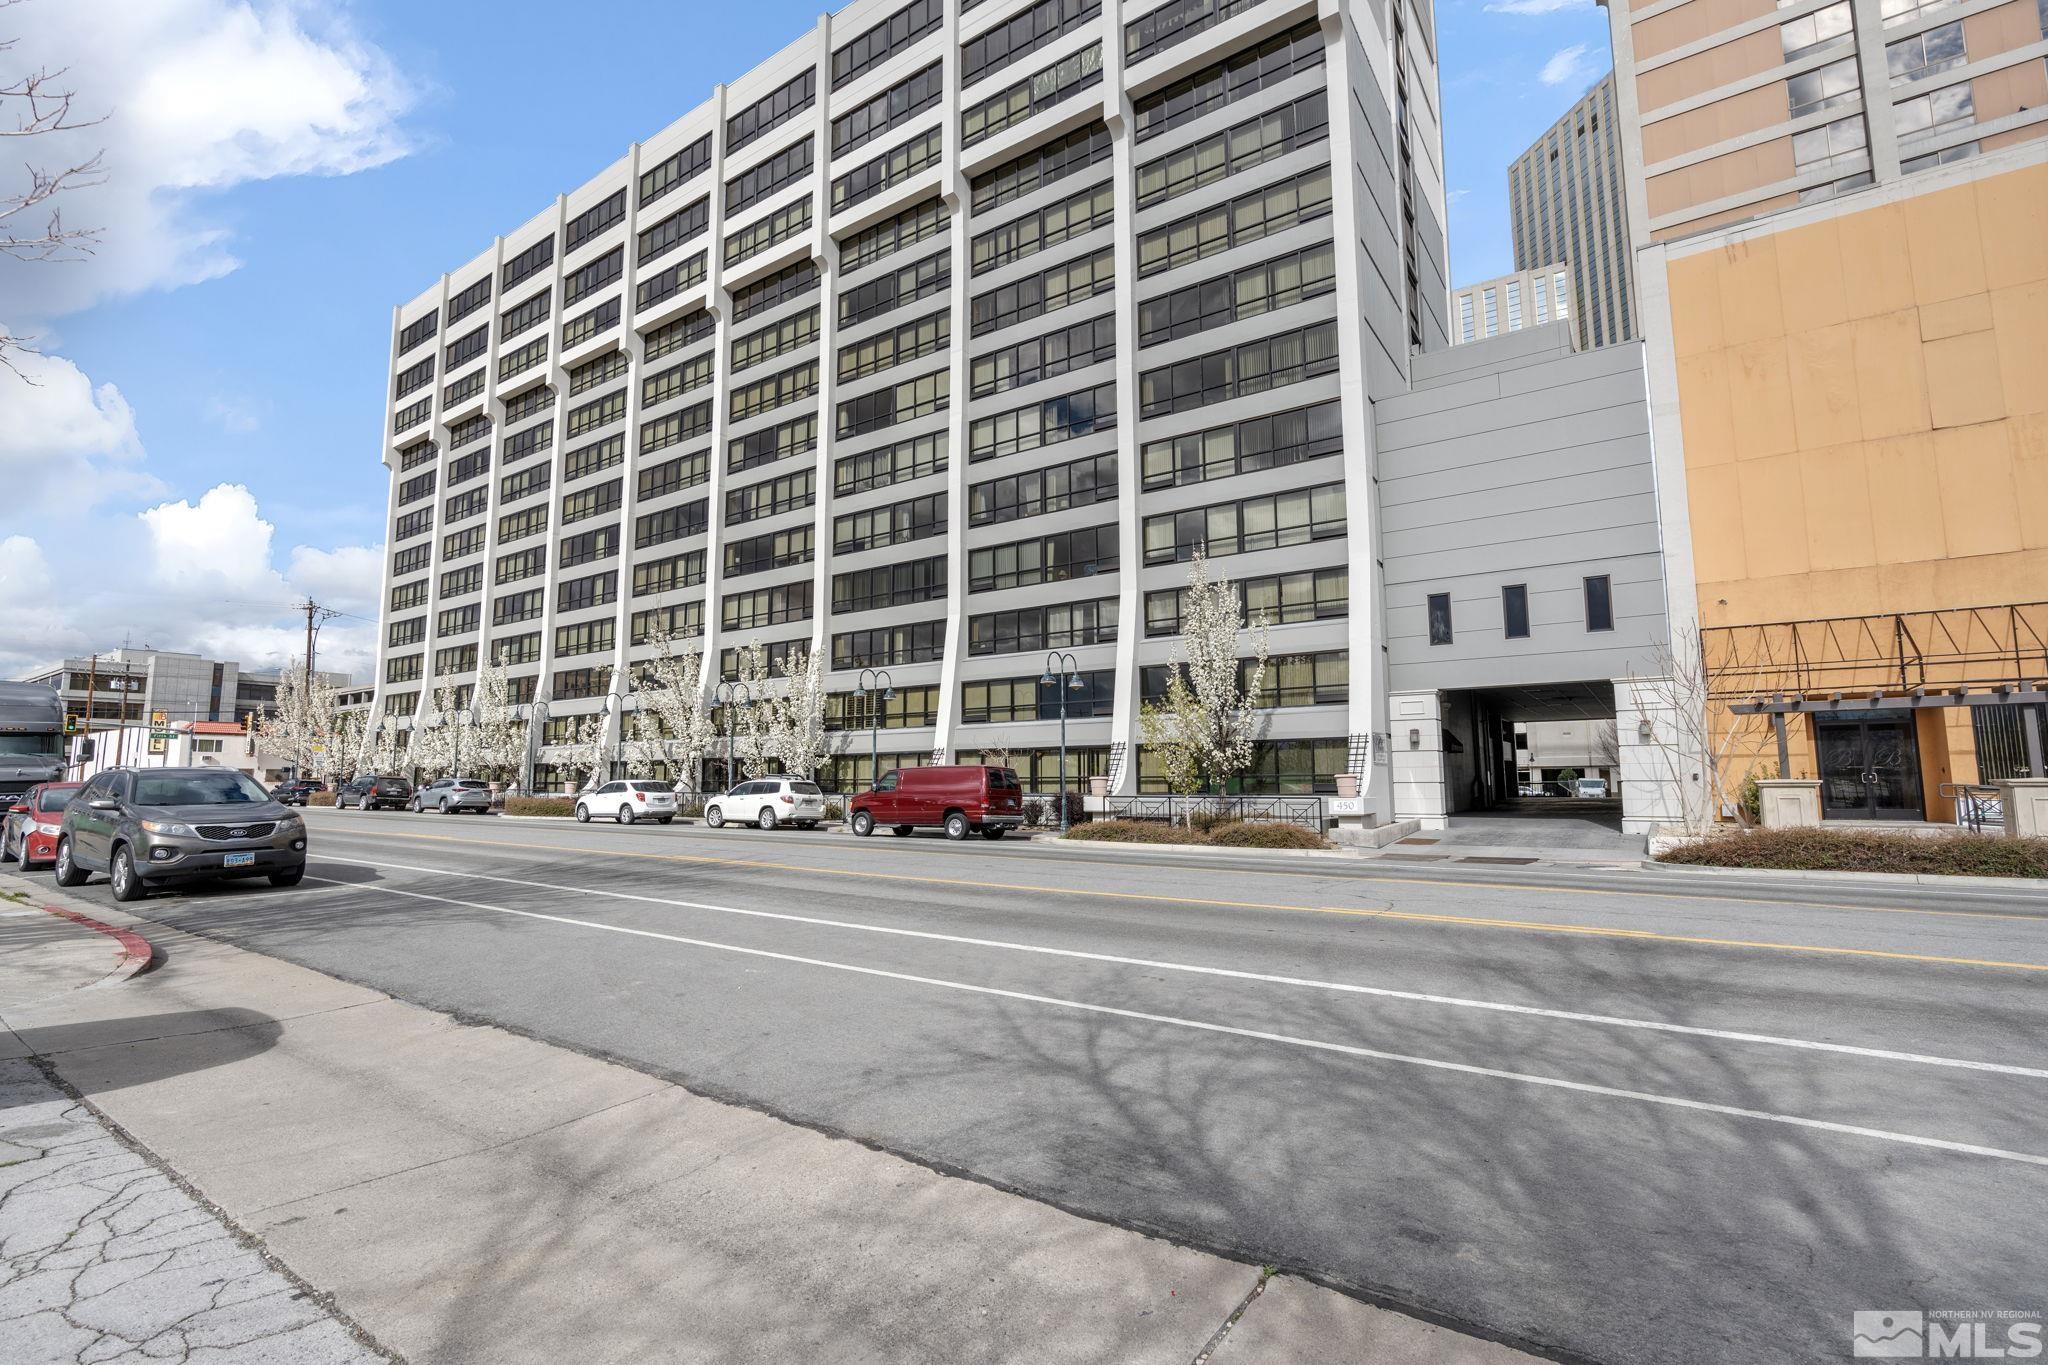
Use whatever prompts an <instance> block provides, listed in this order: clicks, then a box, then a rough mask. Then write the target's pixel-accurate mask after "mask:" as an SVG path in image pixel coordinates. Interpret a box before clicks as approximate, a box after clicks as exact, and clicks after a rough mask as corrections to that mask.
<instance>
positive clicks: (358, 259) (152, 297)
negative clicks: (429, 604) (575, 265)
mask: <svg viewBox="0 0 2048 1365" xmlns="http://www.w3.org/2000/svg"><path fill="white" fill-rule="evenodd" d="M817 13H818V4H817V0H754V2H753V3H751V4H748V5H744V6H726V5H703V4H697V3H688V4H678V3H675V2H674V0H665V2H662V3H656V2H655V0H612V2H611V3H598V2H596V0H586V3H583V4H581V5H577V6H565V5H562V4H561V3H559V0H551V3H545V4H543V3H526V2H525V0H502V2H501V3H492V4H485V3H480V2H470V3H454V2H453V0H436V2H435V3H428V4H422V3H419V0H357V2H356V3H353V4H338V3H320V2H319V0H292V2H291V3H288V4H287V3H281V2H279V3H273V0H29V3H28V4H26V5H21V6H16V7H13V8H10V9H6V10H0V26H5V25H7V24H13V25H14V28H15V30H16V31H17V32H18V33H20V34H22V36H23V42H22V43H21V45H20V46H19V47H18V48H17V50H16V52H15V53H13V54H11V59H12V60H13V61H14V62H15V63H16V64H17V65H18V64H19V63H21V62H23V61H28V62H32V63H35V64H48V65H67V64H68V65H70V66H71V67H72V69H73V71H72V78H71V79H72V83H73V85H74V86H75V87H76V88H77V89H78V92H79V101H80V105H81V107H82V108H84V109H86V110H87V111H88V112H92V113H99V112H106V113H107V114H108V115H109V121H108V123H107V124H105V125H103V126H102V127H100V128H98V129H92V130H85V131H84V132H81V133H79V134H74V135H71V136H72V137H74V138H76V139H81V141H78V142H76V143H73V144H68V145H75V146H84V145H85V141H84V140H90V141H91V142H92V143H93V144H94V145H95V146H98V145H106V146H108V147H109V149H110V150H109V157H108V160H109V166H110V169H111V170H112V172H113V177H114V179H113V183H112V184H110V186H109V187H107V188H106V189H102V190H95V191H87V192H84V193H81V194H80V195H78V196H77V198H76V200H75V202H74V204H73V206H72V207H71V208H69V209H68V210H67V214H66V216H67V219H68V220H69V221H70V222H71V223H72V224H74V225H76V224H81V223H88V222H91V223H96V224H99V225H102V226H104V227H105V229H106V232H105V235H104V237H103V240H102V244H101V247H100V249H99V252H98V254H97V255H96V256H95V257H94V258H93V259H91V260H88V261H80V262H71V263H65V264H57V265H34V266H22V265H19V264H12V265H10V264H7V263H4V262H0V330H5V329H7V328H8V327H12V328H13V329H14V330H17V331H19V330H23V329H24V328H26V329H28V330H32V331H34V332H35V333H37V334H38V335H39V336H40V337H41V338H42V348H43V350H44V352H45V355H44V358H43V359H42V360H41V361H40V362H37V363H38V364H39V365H40V366H41V367H42V368H41V370H40V371H39V372H38V373H39V377H40V378H42V379H43V381H44V382H43V383H42V385H41V386H40V387H39V388H38V389H36V390H34V391H29V390H25V389H23V388H22V387H21V386H19V385H18V384H16V383H15V381H13V380H11V379H10V378H9V377H7V376H6V375H5V374H0V478H4V484H0V486H5V487H7V488H10V489H14V490H16V494H15V496H14V497H13V498H12V499H11V500H10V504H9V510H7V511H4V512H0V601H16V602H18V601H21V600H23V595H24V594H26V595H28V596H30V597H35V596H41V597H44V598H48V597H49V596H50V595H51V590H52V588H53V587H56V586H57V585H70V584H78V583H82V582H87V581H96V582H98V583H100V584H101V590H100V591H97V592H90V591H85V590H83V589H77V590H72V589H68V588H67V590H66V591H65V592H64V593H63V594H62V596H64V598H65V602H64V604H63V606H62V608H61V609H60V608H58V607H57V606H55V605H54V604H53V605H51V606H49V607H47V608H45V609H43V610H41V611H39V612H37V611H15V612H9V613H5V614H0V676H8V675H10V674H11V673H12V672H13V671H14V670H15V669H16V668H19V667H21V666H25V664H26V663H27V662H29V661H33V660H38V659H41V658H45V657H49V656H52V655H54V654H56V653H59V652H63V651H68V650H76V649H86V650H90V649H94V648H104V647H106V646H108V645H110V644H118V643H120V641H121V639H122V638H124V637H127V638H132V639H134V640H135V641H136V642H138V643H140V642H143V641H145V640H146V641H148V642H149V643H154V644H157V645H160V646H163V647H167V648H179V647H184V648H208V649H217V650H221V651H223V652H226V651H233V652H235V653H239V654H241V655H243V656H245V657H249V658H250V659H251V661H254V660H255V659H257V658H261V657H264V656H271V657H277V656H281V655H283V654H285V653H287V652H288V651H289V648H290V641H291V639H292V636H291V632H290V629H289V623H288V619H287V618H286V617H285V616H284V614H283V612H282V610H281V609H282V608H283V607H284V606H285V605H286V604H287V603H288V602H289V600H291V599H292V598H293V597H295V596H297V595H300V594H302V593H306V592H312V593H314V594H315V595H316V596H320V597H322V598H324V599H328V600H335V601H338V602H340V603H341V604H342V605H344V606H345V607H347V608H349V609H351V610H352V611H353V612H354V616H353V617H352V618H347V619H344V620H343V621H342V622H339V623H337V624H336V625H335V626H334V627H332V628H330V630H331V643H332V648H333V658H334V661H335V662H337V663H341V662H344V661H347V662H350V663H354V664H356V665H358V666H364V665H366V664H367V660H368V656H369V654H370V652H371V651H372V650H373V643H372V632H371V628H370V618H373V617H374V615H375V602H374V597H375V592H376V586H377V585H376V582H375V573H376V566H377V564H378V563H379V561H380V558H381V550H380V548H379V547H380V546H381V539H382V521H383V512H384V496H385V479H384V476H383V471H382V469H381V467H380V466H379V465H378V464H377V463H376V449H377V441H378V434H379V433H378V427H379V424H380V421H381V414H382V390H383V386H384V383H385V378H386V365H387V347H388V340H389V320H390V312H389V310H390V308H391V306H392V305H393V304H394V303H397V302H399V301H402V300H404V299H407V298H410V297H412V296H413V295H414V294H415V293H417V292H418V291H419V290H421V289H423V288H425V287H427V286H428V285H430V284H431V283H432V282H433V281H434V280H435V279H436V278H437V277H438V275H439V273H440V272H441V271H442V270H444V269H447V268H450V267H452V266H454V265H456V264H459V263H460V262H463V261H465V260H467V259H469V258H470V257H471V256H472V255H473V254H475V253H476V252H478V251H480V250H482V249H483V248H484V247H485V246H487V245H488V243H489V241H490V238H491V236H492V235H493V234H494V233H495V232H497V231H500V230H502V229H504V228H508V227H510V226H512V225H514V224H516V223H519V222H521V221H524V220H525V219H526V218H527V217H528V216H530V215H532V214H533V213H535V212H538V211H539V210H540V209H542V208H544V207H545V206H546V204H547V203H548V202H549V201H550V200H551V199H552V197H553V196H554V195H555V194H556V193H557V192H559V191H563V190H567V189H569V188H571V187H573V186H574V185H576V184H578V183H580V182H581V181H582V180H584V179H585V178H587V177H588V176H589V175H590V174H591V173H593V172H594V171H596V170H597V169H599V168H601V167H602V166H604V165H606V164H608V163H609V162H610V161H611V160H612V159H613V158H614V157H616V156H618V155H619V154H620V153H622V152H623V151H624V149H625V147H626V146H627V144H628V143H629V142H631V141H632V140H633V139H635V138H638V137H644V136H646V135H647V134H649V133H652V132H653V131H655V130H656V129H658V128H660V127H662V126H663V125H665V124H666V123H668V122H669V121H671V120H672V119H674V118H675V117H677V116H678V115H679V114H681V113H683V112H685V111H687V110H688V109H689V108H691V107H693V106H694V105H695V104H696V103H698V102H699V101H700V100H701V99H702V98H704V97H705V96H706V95H707V94H708V93H709V91H710V89H711V86H712V85H713V84H714V83H715V82H716V81H717V80H719V79H720V78H722V77H726V76H730V75H734V74H737V73H739V72H742V71H744V70H746V69H747V68H748V67H750V66H752V65H753V64H754V63H755V62H757V61H759V60H760V59H762V58H763V57H766V56H768V55H769V54H771V53H773V52H774V51H776V50H778V49H780V48H781V47H783V46H784V45H786V44H787V43H788V42H790V41H791V40H793V39H794V38H795V37H796V36H797V35H798V34H800V33H801V32H803V31H804V30H805V29H806V28H807V27H808V26H809V25H810V24H812V23H814V22H815V19H816V15H817ZM138 16H147V17H146V18H143V19H138ZM1438 30H1439V36H1440V46H1441V56H1442V90H1443V107H1444V112H1445V153H1446V163H1447V168H1448V180H1449V184H1450V188H1451V192H1452V199H1453V203H1452V205H1451V213H1450V233H1451V260H1452V265H1453V272H1454V275H1455V276H1456V277H1457V279H1458V280H1459V281H1464V280H1471V279H1477V278H1482V277H1484V276H1487V275H1491V274H1497V273H1500V272H1501V271H1504V270H1507V269H1509V268H1511V267H1512V264H1513V262H1512V259H1511V256H1512V251H1511V247H1510V244H1509V239H1508V232H1507V221H1506V166H1507V163H1508V162H1509V161H1510V160H1511V159H1512V158H1513V157H1514V156H1515V155H1516V154H1518V153H1519V152H1520V151H1521V150H1522V148H1523V147H1525V146H1526V145H1527V144H1528V142H1529V141H1531V140H1532V139H1533V138H1534V137H1535V136H1536V134H1537V133H1539V132H1540V131H1541V130H1542V129H1543V128H1544V127H1546V126H1547V125H1548V124H1549V122H1550V121H1551V120H1552V119H1554V118H1555V117H1557V115H1558V114H1560V113H1561V112H1563V110H1564V109H1565V108H1566V107H1568V106H1569V105H1570V104H1571V102H1572V101H1573V100H1574V99H1575V98H1577V96H1578V95H1579V94H1580V93H1581V92H1582V91H1583V89H1584V88H1585V87H1586V86H1587V85H1588V84H1590V83H1591V82H1592V81H1593V80H1594V79H1596V78H1597V77H1598V76H1599V75H1600V73H1601V72H1603V71H1604V70H1605V69H1606V67H1607V64H1608V58H1607V50H1608V49H1607V37H1606V23H1605V15H1604V12H1603V11H1601V10H1599V9H1597V8H1595V7H1594V6H1593V5H1592V4H1591V3H1590V0H1492V3H1487V0H1452V2H1451V3H1449V4H1446V5H1444V6H1442V7H1441V8H1440V9H1439V11H1438ZM578 34H588V35H591V36H590V37H589V38H588V39H579V38H578V36H577V35H578ZM110 35H113V36H111V37H110ZM621 35H624V36H625V38H626V41H625V42H624V43H621V42H620V41H618V39H619V37H620V36H621ZM4 36H6V35H5V34H0V37H4ZM66 149H67V145H64V144H60V146H59V147H57V148H53V149H50V150H48V151H45V152H44V153H43V154H42V159H45V160H47V159H49V158H50V157H52V156H55V155H56V154H57V153H58V152H59V151H62V150H66ZM0 192H4V190H0ZM219 485H228V486H229V487H228V489H226V490H219V489H218V486H219ZM210 490H213V491H212V492H210ZM241 490H246V492H243V491H241ZM110 549H111V552H112V558H113V561H114V562H115V563H117V564H118V565H120V566H121V572H120V573H119V574H118V575H117V576H118V577H119V578H120V579H121V587H122V588H123V591H120V592H111V591H105V590H104V589H105V587H106V586H108V585H106V583H105V576H104V574H99V575H86V574H82V573H81V570H82V568H83V566H84V565H85V564H87V563H88V562H92V563H97V564H98V565H99V566H100V567H101V568H104V567H105V565H106V564H107V563H108V557H107V556H108V551H109V550H110ZM138 585H141V586H144V587H145V588H146V589H147V590H146V591H137V590H136V588H137V586H138ZM364 676H367V674H365V675H364Z"/></svg>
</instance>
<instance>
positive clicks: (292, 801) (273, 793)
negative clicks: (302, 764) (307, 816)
mask: <svg viewBox="0 0 2048 1365" xmlns="http://www.w3.org/2000/svg"><path fill="white" fill-rule="evenodd" d="M326 790H327V788H326V787H325V786H323V785H322V784H320V783H318V782H310V781H304V780H297V779H295V780H293V781H290V782H280V783H278V784H277V785H276V786H275V787H272V788H271V789H270V799H271V800H273V801H275V802H277V803H278V804H279V805H280V806H303V805H305V804H306V802H308V801H310V800H311V799H312V798H313V797H315V796H317V795H319V794H320V793H321V792H323V791H326Z"/></svg>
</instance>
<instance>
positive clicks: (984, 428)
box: [967, 381, 1116, 461]
mask: <svg viewBox="0 0 2048 1365" xmlns="http://www.w3.org/2000/svg"><path fill="white" fill-rule="evenodd" d="M1115 426H1116V384H1115V382H1114V381H1112V382H1110V383H1106V384H1097V385H1096V386H1095V387H1093V388H1089V389H1082V390H1080V391H1079V392H1077V393H1069V394H1062V395H1060V396H1059V397H1057V398H1047V399H1044V400H1042V401H1040V402H1037V403H1027V404H1025V405H1024V406H1023V407H1021V408H1012V409H1010V410H1009V411H1008V412H999V413H996V414H994V415H993V416H989V417H977V418H975V419H974V420H973V422H971V423H970V424H969V425H968V428H967V458H968V459H969V460H970V461H976V460H993V459H996V458H997V457H999V456H1003V455H1015V454H1018V453H1020V452H1022V451H1026V450H1037V449H1040V448H1042V447H1044V446H1049V445H1057V444H1059V443H1060V442H1062V441H1072V440H1078V439H1079V438H1081V437H1083V436H1091V435H1094V434H1095V433H1096V432H1101V431H1109V430H1111V429H1112V428H1114V427H1115Z"/></svg>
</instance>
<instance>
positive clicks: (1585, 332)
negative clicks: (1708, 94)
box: [1452, 71, 1636, 349]
mask: <svg viewBox="0 0 2048 1365" xmlns="http://www.w3.org/2000/svg"><path fill="white" fill-rule="evenodd" d="M1619 129H1620V123H1619V121H1618V120H1617V119H1616V117H1615V106H1614V73H1613V72H1611V71H1610V72H1608V73H1607V74H1606V75H1605V76H1602V77H1601V78H1600V80H1599V81H1598V82H1597V83H1596V84H1595V85H1594V86H1593V88H1592V89H1590V90H1588V91H1587V92H1586V93H1585V94H1584V95H1583V96H1581V97H1580V98H1579V101H1578V103H1576V104H1574V105H1573V106H1572V107H1571V108H1570V109H1567V110H1566V111H1565V113H1564V116H1563V117H1562V118H1560V119H1558V121H1557V122H1555V123H1553V124H1551V125H1550V128H1549V129H1548V130H1547V131H1546V132H1545V133H1544V134H1543V136H1542V137H1539V138H1537V139H1536V141H1535V142H1533V143H1531V144H1530V146H1529V150H1528V151H1526V152H1523V153H1522V154H1521V155H1520V156H1519V157H1516V158H1515V162H1514V164H1513V165H1512V166H1510V167H1508V211H1509V214H1510V216H1511V217H1512V219H1513V226H1514V232H1515V269H1516V270H1517V271H1541V270H1544V269H1546V268H1548V267H1550V266H1551V265H1552V264H1553V263H1554V262H1558V261H1566V262H1569V263H1570V268H1571V277H1572V310H1571V311H1572V313H1573V315H1574V316H1575V317H1577V319H1578V332H1579V345H1580V346H1581V347H1584V348H1588V349H1590V348H1591V347H1594V346H1605V345H1608V344H1610V343H1611V342H1616V341H1628V340H1630V339H1632V338H1633V337H1634V336H1635V335H1636V319H1635V311H1636V291H1635V276H1634V271H1633V265H1634V261H1633V259H1632V255H1633V253H1631V251H1630V250H1629V235H1628V207H1627V203H1626V199H1625V196H1624V192H1623V186H1624V184H1625V183H1626V182H1625V179H1624V176H1623V174H1622V160H1621V138H1620V136H1619ZM1452 325H1453V334H1454V336H1455V333H1456V326H1457V322H1456V319H1455V318H1454V319H1453V323H1452Z"/></svg>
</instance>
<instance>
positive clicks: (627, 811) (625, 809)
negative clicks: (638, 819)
mask: <svg viewBox="0 0 2048 1365" xmlns="http://www.w3.org/2000/svg"><path fill="white" fill-rule="evenodd" d="M612 818H613V819H615V820H617V821H618V822H619V823H620V824H622V825H630V824H632V823H633V819H634V816H633V808H632V807H631V806H620V807H619V813H618V814H617V815H615V816H613V817H612Z"/></svg>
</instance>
